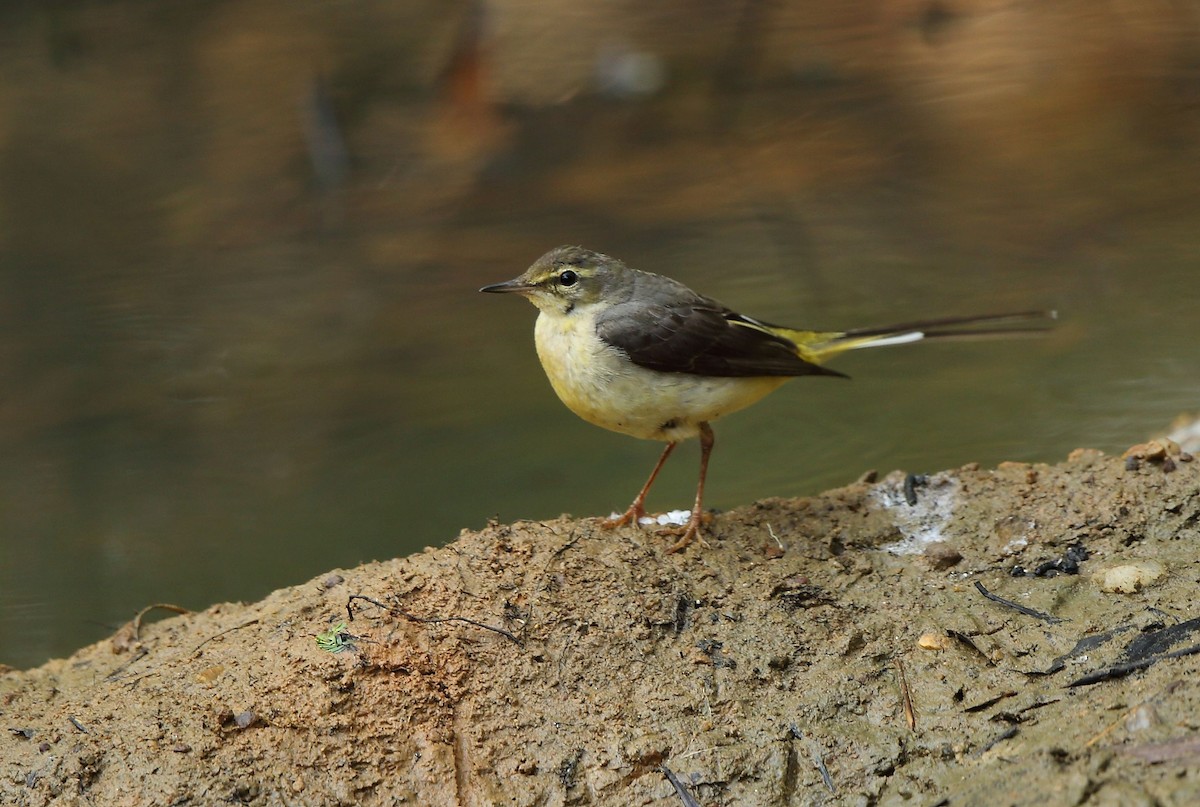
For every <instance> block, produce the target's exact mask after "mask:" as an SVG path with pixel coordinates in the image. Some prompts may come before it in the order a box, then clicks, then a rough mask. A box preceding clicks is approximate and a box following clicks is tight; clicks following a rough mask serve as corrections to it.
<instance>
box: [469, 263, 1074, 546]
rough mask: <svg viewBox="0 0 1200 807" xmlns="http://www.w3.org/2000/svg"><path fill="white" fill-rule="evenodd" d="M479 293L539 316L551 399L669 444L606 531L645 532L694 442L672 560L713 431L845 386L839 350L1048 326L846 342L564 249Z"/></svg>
mask: <svg viewBox="0 0 1200 807" xmlns="http://www.w3.org/2000/svg"><path fill="white" fill-rule="evenodd" d="M480 291H486V292H505V293H514V294H520V295H522V296H524V297H525V298H527V299H528V300H529V301H530V302H531V303H533V304H534V305H535V306H537V307H538V310H539V311H540V313H539V314H538V318H537V325H536V327H535V328H534V341H535V343H536V345H537V353H538V358H539V359H541V362H542V367H543V368H544V369H545V370H546V375H547V376H548V377H549V378H550V384H551V386H553V387H554V391H555V392H557V393H558V397H559V398H561V399H562V402H563V403H565V404H566V405H567V408H568V409H570V410H571V411H572V412H574V413H575V414H577V415H579V416H580V417H581V418H583V419H584V420H586V421H588V422H589V423H594V424H596V425H597V426H603V427H604V428H606V429H611V430H612V431H615V432H621V433H622V434H630V435H633V436H634V437H640V438H642V439H644V440H662V441H663V442H665V443H666V444H667V447H666V448H665V449H663V452H662V456H660V457H659V458H658V464H657V465H655V466H654V470H653V471H652V472H651V473H650V478H649V479H647V480H646V484H645V485H643V486H642V489H641V491H640V492H639V493H638V495H637V497H636V498H635V499H634V500H633V504H631V505H629V509H628V510H626V511H625V513H624V514H622V515H620V516H617V517H614V518H610V519H607V520H605V521H604V522H603V525H604V526H605V527H610V528H611V527H618V526H621V525H623V524H628V523H630V522H632V523H634V524H638V523H640V519H641V518H642V517H643V516H645V515H646V510H645V507H644V505H645V501H646V494H647V493H648V492H649V491H650V486H651V485H652V484H654V478H655V477H656V476H658V472H659V470H660V469H661V468H662V466H663V463H664V462H666V461H667V457H669V456H670V455H671V452H672V451H673V450H674V449H675V446H676V445H678V443H679V441H680V440H686V439H688V438H689V437H696V436H699V438H700V481H699V483H698V484H697V485H696V502H695V504H694V505H693V507H692V514H691V518H689V519H688V522H687V524H686V525H685V526H683V527H681V528H678V529H675V530H666V531H665V532H672V533H674V534H677V535H679V536H680V538H679V540H678V541H677V542H676V543H675V544H674V545H673V546H672V547H671V549H670V551H672V552H674V551H678V550H680V549H682V548H683V547H685V546H687V544H688V543H690V542H691V541H692V540H694V539H695V538H696V537H697V536H698V535H699V533H700V524H701V519H702V515H703V511H702V509H701V508H702V502H703V499H704V477H705V474H706V473H707V471H708V457H709V455H710V454H711V453H712V448H713V431H712V427H711V426H710V425H709V424H710V423H712V422H713V421H714V420H716V419H717V418H719V417H722V416H723V415H728V414H729V413H730V412H736V411H737V410H739V409H744V408H745V407H747V406H749V405H750V404H752V403H755V402H756V401H758V400H759V399H760V398H762V397H763V396H765V395H766V394H767V393H769V392H772V391H774V390H775V389H777V388H778V387H779V386H780V385H782V384H783V383H784V382H785V381H787V380H788V379H789V378H792V377H793V376H802V375H825V376H838V377H842V378H845V377H846V376H845V375H843V374H842V373H839V372H837V371H836V370H829V369H826V368H825V367H822V366H821V365H822V364H823V363H824V362H825V360H827V359H829V358H830V357H832V356H836V355H837V354H839V353H842V352H843V351H846V350H855V349H857V348H864V347H881V346H884V345H899V344H907V343H909V342H916V341H920V340H922V339H930V338H934V337H951V336H959V337H961V336H980V335H995V334H1020V333H1029V332H1030V331H1031V330H1042V329H1030V328H1024V329H1020V328H1012V327H1008V328H992V329H990V330H986V329H979V328H975V327H973V326H977V325H980V324H991V325H1009V326H1011V325H1013V324H1019V323H1029V322H1034V321H1037V320H1048V319H1052V318H1053V317H1054V312H1052V311H1025V312H1020V313H1014V314H993V315H988V316H976V317H954V318H948V319H938V320H930V321H926V322H910V323H906V324H902V325H892V326H889V327H886V328H864V329H860V330H851V331H803V330H793V329H791V328H782V327H780V326H778V325H770V324H768V323H766V322H763V321H761V320H757V319H753V318H751V317H748V316H746V315H744V314H739V313H738V312H736V311H734V310H732V309H730V308H727V307H725V306H724V305H722V304H721V303H718V302H717V301H716V300H712V299H709V298H708V297H703V296H701V295H699V294H697V293H696V292H694V291H692V290H691V289H689V288H688V287H687V286H685V285H683V284H682V283H679V282H678V281H675V280H672V279H670V278H669V277H663V276H662V275H655V274H651V273H649V272H641V271H638V270H637V269H632V268H630V267H628V266H626V265H625V264H624V263H622V262H621V261H619V260H617V259H616V258H611V257H609V256H607V255H601V254H600V253H598V252H592V251H591V250H587V249H583V248H582V247H569V246H568V247H559V248H557V249H553V250H551V251H549V252H547V253H546V254H545V255H543V256H542V257H540V258H538V259H537V261H535V262H534V264H533V265H532V266H530V267H529V268H528V269H527V270H525V273H524V274H522V275H521V276H520V277H517V278H514V279H512V280H509V281H506V282H504V283H496V284H494V285H491V286H484V287H483V288H482V289H480Z"/></svg>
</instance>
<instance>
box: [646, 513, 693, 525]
mask: <svg viewBox="0 0 1200 807" xmlns="http://www.w3.org/2000/svg"><path fill="white" fill-rule="evenodd" d="M691 517H692V511H691V510H668V511H667V512H665V513H658V514H656V515H652V516H643V517H641V518H640V519H638V523H639V524H647V525H649V524H658V525H659V526H661V527H682V526H683V525H684V524H687V523H688V519H689V518H691Z"/></svg>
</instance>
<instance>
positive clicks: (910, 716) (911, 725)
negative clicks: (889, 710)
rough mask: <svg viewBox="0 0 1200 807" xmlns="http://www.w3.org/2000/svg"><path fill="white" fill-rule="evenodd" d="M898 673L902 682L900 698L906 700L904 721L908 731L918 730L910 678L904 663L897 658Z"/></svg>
mask: <svg viewBox="0 0 1200 807" xmlns="http://www.w3.org/2000/svg"><path fill="white" fill-rule="evenodd" d="M896 673H897V678H899V680H900V697H901V698H902V699H903V700H904V719H905V720H906V721H908V730H909V731H916V730H917V712H916V710H915V709H913V702H912V694H911V693H910V692H909V691H908V678H907V677H906V676H905V675H904V662H903V661H901V660H900V657H899V656H896Z"/></svg>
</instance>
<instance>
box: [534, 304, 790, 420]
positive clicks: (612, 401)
mask: <svg viewBox="0 0 1200 807" xmlns="http://www.w3.org/2000/svg"><path fill="white" fill-rule="evenodd" d="M534 337H535V340H534V341H535V342H536V344H537V351H538V357H539V358H540V359H541V361H542V367H543V368H544V369H545V370H546V375H547V376H548V377H549V379H550V384H551V386H553V387H554V391H555V392H556V393H558V397H559V398H561V399H562V402H563V403H565V404H566V405H567V407H568V408H569V409H570V410H571V411H572V412H574V413H575V414H577V415H579V417H581V418H583V419H584V420H586V421H588V422H589V423H594V424H595V425H597V426H603V427H604V428H606V429H611V430H612V431H615V432H621V433H622V434H629V435H632V436H634V437H641V438H643V439H646V440H663V441H666V442H675V441H678V440H684V439H687V438H689V437H695V436H696V435H697V434H698V433H699V430H700V429H699V426H700V424H701V423H704V422H711V421H713V420H716V419H717V418H719V417H722V416H723V415H728V414H729V413H730V412H736V411H737V410H739V409H743V408H745V407H747V406H749V405H750V404H752V403H754V402H755V401H758V400H759V399H761V398H762V397H763V396H765V395H767V394H768V393H770V392H772V391H773V390H775V389H778V388H779V386H780V385H781V384H783V383H784V382H785V381H787V378H777V377H768V378H707V377H704V376H696V375H688V374H686V373H660V372H657V371H654V370H647V369H646V368H644V367H639V366H637V365H636V364H633V363H632V362H630V361H629V360H628V359H626V358H625V357H624V356H623V355H622V354H621V353H620V352H619V351H617V350H616V349H615V348H612V347H610V346H608V345H606V344H605V343H604V342H602V341H601V340H600V339H599V337H597V336H596V335H595V329H594V327H593V325H592V323H591V322H590V321H588V320H586V319H584V318H571V317H549V316H546V315H544V314H543V315H540V316H539V317H538V321H537V326H536V328H535V331H534Z"/></svg>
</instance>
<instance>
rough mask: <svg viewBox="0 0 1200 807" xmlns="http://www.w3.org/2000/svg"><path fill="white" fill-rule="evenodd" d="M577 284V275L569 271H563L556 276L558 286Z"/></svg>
mask: <svg viewBox="0 0 1200 807" xmlns="http://www.w3.org/2000/svg"><path fill="white" fill-rule="evenodd" d="M578 282H579V275H578V274H576V273H575V272H572V271H571V270H570V269H565V270H563V271H562V272H559V274H558V285H560V286H574V285H575V284H576V283H578Z"/></svg>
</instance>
